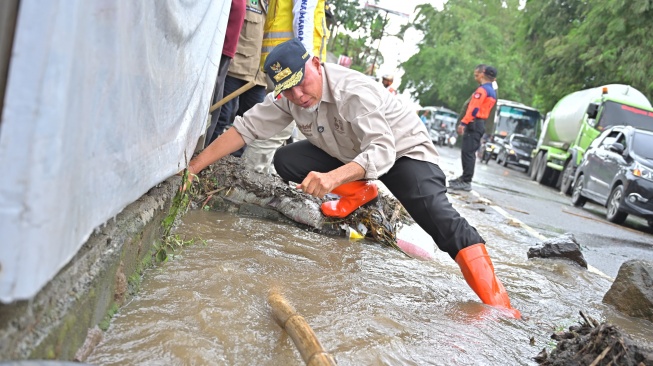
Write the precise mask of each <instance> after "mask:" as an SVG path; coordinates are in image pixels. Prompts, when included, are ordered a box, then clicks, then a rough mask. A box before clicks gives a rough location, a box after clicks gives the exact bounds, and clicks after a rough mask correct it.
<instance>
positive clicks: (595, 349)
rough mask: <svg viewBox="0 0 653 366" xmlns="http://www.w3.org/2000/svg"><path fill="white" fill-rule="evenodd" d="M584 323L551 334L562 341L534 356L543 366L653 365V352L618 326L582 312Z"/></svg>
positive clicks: (553, 337)
mask: <svg viewBox="0 0 653 366" xmlns="http://www.w3.org/2000/svg"><path fill="white" fill-rule="evenodd" d="M580 315H581V317H582V318H583V322H581V323H580V324H579V325H572V326H571V327H569V331H568V332H559V333H554V334H553V335H551V338H552V339H554V340H556V341H558V344H557V346H556V348H555V349H554V350H553V351H551V354H547V351H546V348H545V349H543V350H542V351H541V352H540V353H539V354H538V355H537V356H536V357H535V358H534V359H535V361H537V363H539V364H540V365H543V366H563V365H564V366H575V365H578V366H580V365H584V366H585V365H592V366H599V365H606V366H607V365H623V366H650V365H653V351H651V350H650V349H645V348H643V347H642V346H639V345H637V344H635V342H634V341H633V340H632V339H631V338H630V337H629V336H628V335H627V334H625V333H623V332H622V331H621V330H620V329H619V328H617V327H616V326H615V325H611V324H608V323H599V322H598V321H596V320H595V319H593V318H591V317H587V316H585V314H584V313H583V312H582V311H581V312H580Z"/></svg>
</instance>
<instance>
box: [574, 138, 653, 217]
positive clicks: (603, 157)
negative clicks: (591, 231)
mask: <svg viewBox="0 0 653 366" xmlns="http://www.w3.org/2000/svg"><path fill="white" fill-rule="evenodd" d="M588 199H589V200H592V201H594V202H597V203H599V204H601V205H604V206H606V207H607V213H606V217H607V219H608V221H611V222H614V223H618V224H621V223H623V222H624V221H625V220H626V216H628V214H631V215H635V216H639V217H643V218H645V219H646V220H647V221H648V225H649V227H652V228H653V132H651V131H645V130H640V129H636V128H634V127H630V126H628V127H625V126H616V127H611V128H608V129H606V130H605V131H603V133H601V135H600V136H599V137H597V138H596V139H595V140H594V141H593V142H592V144H591V145H590V146H589V148H588V149H587V151H586V152H585V155H584V156H583V161H582V162H581V164H580V166H579V167H578V170H577V172H576V179H575V183H574V189H573V193H572V196H571V201H572V203H573V204H574V206H577V207H581V206H583V205H584V204H585V202H586V201H587V200H588Z"/></svg>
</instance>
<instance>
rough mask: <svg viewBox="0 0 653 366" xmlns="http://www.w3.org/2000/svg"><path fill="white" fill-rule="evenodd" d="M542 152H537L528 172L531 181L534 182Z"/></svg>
mask: <svg viewBox="0 0 653 366" xmlns="http://www.w3.org/2000/svg"><path fill="white" fill-rule="evenodd" d="M542 154H543V153H542V152H539V153H538V154H537V155H535V158H534V159H533V161H532V162H531V167H530V171H529V172H528V173H529V175H530V177H531V180H535V177H537V168H538V166H539V165H540V159H542Z"/></svg>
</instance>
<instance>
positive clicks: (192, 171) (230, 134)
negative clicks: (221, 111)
mask: <svg viewBox="0 0 653 366" xmlns="http://www.w3.org/2000/svg"><path fill="white" fill-rule="evenodd" d="M243 146H245V140H243V137H242V136H241V135H240V133H239V132H238V131H237V130H236V129H235V128H230V129H228V130H227V131H226V132H225V133H223V134H222V135H220V136H218V138H217V139H215V141H213V142H212V143H211V144H210V145H209V146H207V148H206V149H204V150H202V152H201V153H200V154H199V155H197V156H196V157H195V158H193V159H192V160H191V161H190V163H189V164H188V173H189V174H188V175H189V177H192V175H197V174H198V173H199V172H201V171H202V170H203V169H204V168H206V167H207V166H209V165H211V164H213V163H215V162H216V161H218V160H220V159H222V158H223V157H225V156H227V155H229V154H231V153H232V152H234V151H236V150H238V149H240V148H241V147H243ZM189 180H192V178H189Z"/></svg>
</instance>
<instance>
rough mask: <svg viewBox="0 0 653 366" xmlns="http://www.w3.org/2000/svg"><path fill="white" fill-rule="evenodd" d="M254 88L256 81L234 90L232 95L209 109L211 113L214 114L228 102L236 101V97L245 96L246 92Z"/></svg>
mask: <svg viewBox="0 0 653 366" xmlns="http://www.w3.org/2000/svg"><path fill="white" fill-rule="evenodd" d="M253 86H254V80H252V81H249V82H248V83H247V84H245V85H243V86H241V87H240V88H238V89H236V90H234V91H233V92H232V93H231V94H229V95H227V96H226V97H224V98H222V99H220V100H219V101H218V102H217V103H215V104H214V105H212V106H211V108H210V109H209V113H213V111H215V110H216V109H218V108H220V107H222V105H223V104H225V103H227V102H228V101H230V100H232V99H234V98H235V97H237V96H239V95H241V94H243V93H244V92H246V91H248V90H249V89H251V88H252V87H253Z"/></svg>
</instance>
